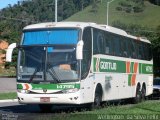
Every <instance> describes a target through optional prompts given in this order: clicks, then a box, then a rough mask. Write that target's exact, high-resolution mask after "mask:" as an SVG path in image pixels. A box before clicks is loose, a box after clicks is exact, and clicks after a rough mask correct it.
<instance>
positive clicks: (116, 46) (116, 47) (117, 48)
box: [113, 36, 121, 56]
mask: <svg viewBox="0 0 160 120" xmlns="http://www.w3.org/2000/svg"><path fill="white" fill-rule="evenodd" d="M119 38H120V37H119V36H114V37H113V42H114V52H115V55H116V56H121V52H120V40H119Z"/></svg>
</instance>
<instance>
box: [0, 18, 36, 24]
mask: <svg viewBox="0 0 160 120" xmlns="http://www.w3.org/2000/svg"><path fill="white" fill-rule="evenodd" d="M0 18H2V19H7V20H14V21H21V22H26V23H27V22H31V23H37V22H38V21H29V20H26V19H18V18H9V17H4V16H0Z"/></svg>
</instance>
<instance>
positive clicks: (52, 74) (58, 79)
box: [48, 64, 61, 83]
mask: <svg viewBox="0 0 160 120" xmlns="http://www.w3.org/2000/svg"><path fill="white" fill-rule="evenodd" d="M48 66H49V67H50V69H48V72H49V73H50V75H51V76H52V78H53V79H54V80H56V82H57V83H61V80H60V78H59V76H58V75H57V74H56V72H55V70H54V69H53V67H52V66H51V65H50V64H48Z"/></svg>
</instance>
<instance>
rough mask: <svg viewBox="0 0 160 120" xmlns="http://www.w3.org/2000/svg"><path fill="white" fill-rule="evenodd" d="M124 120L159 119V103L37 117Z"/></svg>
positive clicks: (65, 119) (113, 106)
mask: <svg viewBox="0 0 160 120" xmlns="http://www.w3.org/2000/svg"><path fill="white" fill-rule="evenodd" d="M52 119H58V120H100V119H101V120H105V119H108V120H118V119H121V120H124V119H130V120H134V119H138V120H139V119H144V120H146V119H154V120H155V119H157V120H158V119H160V101H159V100H149V101H145V102H142V103H139V104H127V105H110V106H106V107H104V108H100V109H95V110H92V111H82V112H76V111H74V112H71V113H58V114H54V115H51V114H49V116H48V117H47V118H46V117H45V115H41V116H39V117H37V120H52Z"/></svg>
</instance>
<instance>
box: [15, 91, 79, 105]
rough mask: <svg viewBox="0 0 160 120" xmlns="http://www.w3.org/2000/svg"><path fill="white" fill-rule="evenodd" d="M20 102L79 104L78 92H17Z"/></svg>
mask: <svg viewBox="0 0 160 120" xmlns="http://www.w3.org/2000/svg"><path fill="white" fill-rule="evenodd" d="M17 95H18V101H19V103H21V104H80V93H79V92H76V93H67V94H25V93H19V92H18V93H17Z"/></svg>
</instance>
